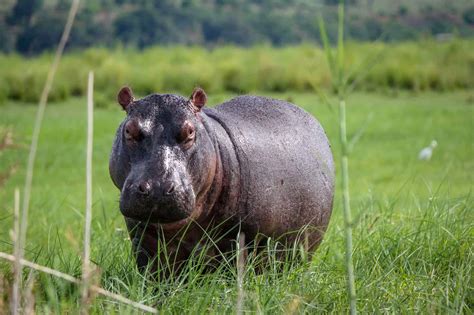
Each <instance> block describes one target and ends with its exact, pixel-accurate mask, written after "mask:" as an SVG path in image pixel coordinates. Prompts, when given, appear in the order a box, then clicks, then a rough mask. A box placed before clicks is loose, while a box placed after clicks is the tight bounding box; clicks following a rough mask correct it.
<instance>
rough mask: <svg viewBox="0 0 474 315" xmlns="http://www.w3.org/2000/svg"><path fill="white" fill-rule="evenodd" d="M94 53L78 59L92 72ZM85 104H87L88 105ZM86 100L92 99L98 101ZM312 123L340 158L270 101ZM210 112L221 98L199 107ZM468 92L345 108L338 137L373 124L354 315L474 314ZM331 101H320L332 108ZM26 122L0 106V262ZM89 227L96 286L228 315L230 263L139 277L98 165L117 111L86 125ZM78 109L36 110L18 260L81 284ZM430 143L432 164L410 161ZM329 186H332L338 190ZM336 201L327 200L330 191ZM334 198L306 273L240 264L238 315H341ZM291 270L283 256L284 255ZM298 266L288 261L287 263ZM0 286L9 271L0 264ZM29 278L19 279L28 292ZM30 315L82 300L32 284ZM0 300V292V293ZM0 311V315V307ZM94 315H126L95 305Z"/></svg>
mask: <svg viewBox="0 0 474 315" xmlns="http://www.w3.org/2000/svg"><path fill="white" fill-rule="evenodd" d="M100 53H101V52H100V51H97V52H96V53H95V54H94V56H91V57H90V60H91V62H92V61H93V60H94V58H97V59H100V57H99V55H100ZM96 92H97V91H96ZM96 94H97V93H96ZM269 96H273V97H277V98H280V99H286V98H288V97H290V96H291V97H292V99H293V102H295V103H296V104H298V105H300V106H302V107H303V108H304V109H305V110H307V111H308V112H310V113H312V114H313V115H315V116H316V117H317V118H318V119H319V120H320V122H321V123H322V125H323V126H324V128H325V130H326V132H327V135H328V137H329V139H330V141H331V143H332V144H333V147H334V150H333V151H334V153H335V155H336V159H337V158H338V154H339V153H340V150H339V149H338V147H337V146H338V141H337V140H336V139H337V138H338V124H337V117H335V115H334V113H333V112H332V111H331V110H330V109H329V108H328V107H327V106H326V105H324V104H323V103H322V102H321V101H320V100H319V98H318V97H317V96H315V95H314V94H313V93H285V94H269ZM209 97H210V99H209V103H210V104H216V103H217V102H220V101H223V100H226V99H229V98H230V97H232V95H222V94H221V95H216V94H214V93H212V94H209ZM472 98H473V90H469V91H457V92H453V93H451V92H447V93H437V92H426V93H420V94H417V95H414V94H413V93H406V92H400V93H399V94H398V96H395V95H393V94H390V95H383V94H366V93H354V94H353V95H351V102H350V104H348V106H347V111H348V114H347V119H348V127H349V128H348V133H349V134H352V133H354V132H356V130H357V128H358V126H360V125H362V124H364V123H365V122H366V119H367V116H368V115H369V114H371V113H372V115H373V116H374V119H372V120H371V122H370V123H369V124H368V126H367V129H366V132H365V134H364V137H362V138H361V139H360V141H359V142H358V144H357V146H355V147H354V150H353V152H352V155H351V160H350V162H351V178H350V181H351V183H350V184H351V192H352V197H353V198H352V201H351V205H352V209H353V211H354V219H355V223H354V230H353V232H354V241H355V242H354V262H355V265H354V267H355V274H356V276H357V278H356V279H357V282H356V286H357V293H358V308H359V311H360V312H361V313H363V314H365V313H370V314H372V313H401V314H411V313H420V312H421V313H423V312H430V313H435V314H459V313H460V314H470V313H472V309H473V305H474V304H473V303H474V300H473V297H474V295H473V294H472V293H473V292H472V282H473V275H474V273H473V266H474V245H473V244H474V235H473V233H472V231H473V229H474V217H473V215H474V212H473V208H474V200H473V196H472V191H473V183H474V177H473V174H474V160H473V159H472V129H471V128H469V126H471V124H472V113H473V105H472ZM331 100H332V99H331ZM35 112H36V108H35V107H34V106H20V105H19V104H18V103H17V102H9V103H8V104H6V106H4V107H2V114H1V115H0V136H1V135H2V134H3V133H2V130H5V129H3V128H2V127H8V128H10V129H11V130H12V134H13V141H14V143H15V144H18V145H19V147H17V148H12V149H8V150H5V151H2V154H1V155H0V172H2V173H3V172H4V171H5V168H6V167H7V166H9V165H12V164H14V163H15V162H16V161H20V167H19V169H18V172H17V173H16V174H14V175H13V176H12V177H10V178H9V179H8V180H7V181H6V182H5V185H4V186H3V187H2V188H0V213H1V216H0V239H1V240H2V242H0V250H1V251H6V252H11V251H12V245H11V242H10V236H9V230H10V229H11V227H12V221H13V219H12V213H13V210H12V208H13V189H14V187H16V186H21V185H22V183H23V180H24V166H23V164H21V162H22V161H25V160H26V157H27V154H28V152H27V150H26V149H25V148H24V144H26V143H27V142H28V139H29V138H30V137H31V133H32V129H33V121H34V117H35ZM94 117H95V126H94V155H93V158H94V164H93V166H94V167H93V171H94V173H93V179H94V186H93V189H94V190H93V221H92V244H91V245H92V247H91V249H92V252H91V258H92V262H93V264H94V265H96V266H97V267H98V269H99V270H100V274H101V285H102V286H104V287H105V288H106V289H108V290H111V291H113V292H117V293H120V294H122V295H124V296H126V297H128V298H131V299H133V300H136V301H141V302H143V303H146V304H148V305H153V306H154V307H157V308H158V309H159V310H160V311H162V312H163V313H164V314H175V313H179V314H183V313H184V314H187V313H189V314H196V313H211V314H217V313H218V314H221V313H234V312H235V305H236V303H235V301H236V294H237V293H236V292H237V290H236V288H237V283H236V276H235V266H234V265H233V263H232V262H231V263H223V264H221V265H220V266H219V267H218V268H217V271H216V272H215V273H209V274H203V273H202V272H201V270H202V268H203V266H202V264H201V262H202V257H199V256H198V257H196V259H194V260H193V261H192V262H190V263H189V264H188V265H187V267H186V271H185V275H184V276H185V277H187V278H185V277H178V276H176V277H173V278H171V279H168V280H165V279H160V280H159V281H158V282H151V281H149V280H147V279H145V278H144V277H143V276H142V275H140V274H139V273H138V271H137V270H136V268H135V264H134V260H133V257H132V256H131V249H130V241H129V240H128V239H127V233H126V231H125V224H124V221H123V217H122V215H121V214H120V211H119V210H118V201H117V200H118V199H117V198H118V195H119V191H118V190H117V189H116V187H115V186H114V185H113V184H112V182H111V180H110V178H109V175H108V168H107V165H108V155H109V151H110V148H111V143H112V141H113V137H114V133H115V130H116V127H117V126H118V124H119V122H120V121H121V120H122V119H123V118H124V112H123V111H122V110H120V109H119V106H118V105H115V106H114V107H113V108H112V110H111V109H96V111H95V113H94ZM85 126H86V100H85V98H78V99H71V100H69V101H67V102H62V103H59V104H55V106H51V107H48V108H47V110H46V113H45V120H44V125H43V129H42V132H41V137H40V142H39V148H38V149H39V150H38V155H37V163H36V168H35V176H36V177H35V179H34V181H33V190H32V192H33V196H32V200H31V211H30V220H29V230H28V237H27V247H26V257H27V258H28V259H30V260H34V261H36V262H38V263H40V264H44V265H47V266H48V267H52V268H56V269H58V270H61V271H63V272H67V273H70V274H72V275H75V276H79V275H80V271H81V260H80V253H81V246H82V245H81V238H82V230H83V229H82V228H83V226H82V225H83V222H84V220H83V215H82V213H83V208H84V198H85V185H84V183H85V151H84V147H85V143H86V132H85ZM432 139H436V140H437V141H438V143H439V146H438V147H437V148H436V150H435V151H434V154H433V158H432V160H431V161H429V162H426V161H419V160H418V159H417V155H418V151H419V150H420V149H421V148H423V147H424V146H426V145H428V144H429V142H430V141H431V140H432ZM338 180H340V178H339V179H338ZM338 189H339V188H338ZM340 193H341V191H340V190H337V192H336V200H335V202H334V205H335V209H334V210H333V217H332V219H331V223H330V226H329V229H328V231H327V233H326V235H325V239H324V241H323V243H322V244H321V246H320V248H319V249H318V250H317V251H316V252H315V255H314V256H313V258H312V259H311V260H309V261H308V260H305V259H304V257H301V259H300V260H296V261H295V260H290V259H289V260H287V261H284V262H283V263H282V262H278V261H276V260H275V259H274V255H273V253H274V252H273V251H272V250H270V253H269V255H267V257H261V258H267V261H268V262H269V268H268V269H266V270H265V271H264V272H263V273H258V272H256V268H255V267H256V260H255V259H253V258H252V257H251V256H250V258H249V259H248V262H247V265H246V271H245V279H244V292H245V304H244V307H243V308H244V310H245V311H246V312H249V313H265V314H295V313H309V314H314V313H347V301H346V298H345V296H346V284H345V279H344V258H343V248H344V244H343V230H342V228H343V219H342V211H341V208H340V198H341V194H340ZM289 255H290V256H289V257H292V255H293V252H290V253H289ZM296 256H297V257H298V256H300V254H299V251H297V252H296ZM0 275H3V276H4V280H5V282H6V284H7V285H8V284H9V282H8V280H9V278H10V275H11V265H10V264H8V263H6V262H4V261H0ZM27 275H28V270H25V273H24V277H25V279H26V277H27ZM35 275H36V276H35V286H34V291H33V292H34V295H35V300H36V313H40V314H42V313H51V312H54V313H58V314H59V313H76V312H77V310H78V308H79V303H80V302H79V296H80V289H79V288H78V287H76V286H73V285H70V284H69V283H66V282H64V281H61V280H58V279H55V278H53V277H50V276H46V275H42V274H39V273H36V274H35ZM3 292H4V295H2V297H1V298H3V297H5V296H7V295H8V294H9V293H8V292H9V291H8V290H7V288H6V289H5V290H4V291H3ZM7 303H8V302H7V301H4V304H3V305H4V306H6V305H8V304H7ZM91 304H92V305H91V307H92V309H91V313H92V314H104V313H105V314H108V313H116V314H117V313H119V314H123V313H125V314H127V313H133V314H134V313H137V312H136V311H134V310H133V309H131V308H129V307H126V306H124V305H121V304H118V303H115V302H113V301H111V300H110V299H106V298H102V297H100V296H99V297H97V298H96V299H94V300H93V301H92V303H91Z"/></svg>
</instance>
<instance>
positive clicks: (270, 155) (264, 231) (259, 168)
mask: <svg viewBox="0 0 474 315" xmlns="http://www.w3.org/2000/svg"><path fill="white" fill-rule="evenodd" d="M117 100H118V103H119V104H120V105H121V106H122V108H123V109H124V110H125V112H126V118H125V120H124V121H123V122H122V123H121V124H120V126H119V127H118V130H117V133H116V136H115V141H114V143H113V147H112V152H111V156H110V163H109V170H110V176H111V178H112V181H113V183H114V184H115V186H116V187H117V188H118V189H120V192H121V193H120V211H121V213H122V214H123V216H124V217H125V222H126V225H127V229H128V231H129V234H130V239H131V241H132V246H133V249H134V252H135V257H136V261H137V265H138V267H139V268H144V267H147V266H148V267H149V265H150V264H151V262H155V264H151V265H154V266H155V267H154V268H153V270H155V271H156V270H157V269H156V268H157V267H156V265H157V263H156V262H157V261H158V262H159V261H160V260H163V259H167V257H163V255H169V256H173V259H172V260H173V261H174V262H183V261H186V260H187V259H189V258H190V256H191V255H192V253H193V252H195V250H196V248H198V247H199V246H202V244H201V243H202V242H203V235H205V234H206V233H207V231H209V230H210V229H214V230H213V231H214V233H213V235H214V236H215V237H217V238H218V239H219V241H216V242H213V243H212V244H213V246H214V247H216V248H215V251H214V253H225V252H228V251H230V250H232V248H234V245H235V243H236V237H237V235H238V234H239V233H243V234H244V235H245V237H246V243H247V244H250V243H252V242H253V244H254V245H255V243H256V242H258V243H259V244H261V243H262V242H265V241H268V239H269V238H271V239H274V240H278V242H279V243H280V244H284V246H287V245H288V244H294V243H295V242H298V240H301V239H302V238H301V237H298V235H300V236H301V233H298V232H299V231H301V230H302V229H305V237H304V239H305V242H306V243H305V247H304V248H305V249H307V250H308V251H309V252H313V251H314V249H315V248H316V247H317V246H318V244H319V243H320V242H321V240H322V237H323V234H324V232H325V230H326V228H327V225H328V222H329V219H330V216H331V211H332V205H333V196H334V162H333V156H332V153H331V148H330V144H329V141H328V138H327V137H326V134H325V132H324V130H323V128H322V127H321V125H320V124H319V122H318V121H317V120H316V119H315V118H314V117H313V116H312V115H310V114H308V113H307V112H305V111H304V110H303V109H301V108H299V107H297V106H296V105H293V104H290V103H288V102H285V101H282V100H276V99H272V98H267V97H260V96H237V97H235V98H233V99H231V100H229V101H226V102H224V103H222V104H220V105H218V106H216V107H215V108H207V107H205V104H206V102H207V95H206V93H205V92H204V90H203V89H201V88H195V89H194V91H193V93H192V95H191V97H189V98H186V97H182V96H179V95H174V94H152V95H148V96H146V97H144V98H142V99H137V100H136V99H135V98H134V96H133V93H132V90H131V89H130V88H129V87H123V88H122V89H121V90H120V91H119V93H118V96H117ZM160 242H161V243H160ZM159 244H165V245H166V251H163V250H161V251H160V252H159V250H158V247H159ZM264 244H266V243H264ZM256 245H258V244H256ZM253 248H257V249H256V250H258V248H259V247H258V246H254V247H253ZM164 253H165V254H164ZM168 260H170V259H169V257H168Z"/></svg>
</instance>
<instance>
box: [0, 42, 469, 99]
mask: <svg viewBox="0 0 474 315" xmlns="http://www.w3.org/2000/svg"><path fill="white" fill-rule="evenodd" d="M346 50H347V51H346V61H347V65H346V67H347V69H348V72H349V73H352V75H351V76H350V77H349V80H350V81H354V80H355V78H356V74H357V75H358V77H357V80H355V82H352V83H353V84H354V88H355V89H358V90H364V91H381V92H396V91H398V90H409V91H414V92H420V91H425V90H436V91H445V90H455V89H471V88H473V87H474V75H473V73H474V40H460V39H459V40H452V41H449V42H442V43H440V42H438V41H434V40H426V41H421V42H406V43H392V44H387V43H385V44H384V43H355V42H353V43H350V44H348V45H347V49H346ZM51 59H52V56H51V55H50V54H43V55H41V56H40V57H37V58H33V59H30V58H24V57H21V56H19V55H0V67H1V69H2V71H1V72H0V82H1V84H0V104H1V103H2V101H5V100H6V99H11V100H18V101H26V102H35V101H37V100H38V99H39V96H40V94H41V90H42V87H43V82H44V80H45V78H46V73H47V69H48V66H49V62H50V60H51ZM90 69H94V71H95V76H96V84H95V87H96V105H97V106H106V105H107V103H110V102H114V100H115V95H116V93H117V91H118V90H119V88H120V87H121V86H122V85H124V84H128V85H130V86H131V87H132V88H133V90H134V91H135V92H136V93H137V94H139V95H146V94H150V93H154V92H178V93H182V94H184V95H187V94H189V93H191V91H192V88H193V87H194V86H196V85H199V86H201V87H203V88H204V89H205V90H206V91H207V92H209V93H222V92H232V93H249V92H255V91H264V92H282V91H293V92H310V91H315V90H317V89H320V90H324V89H326V90H327V89H330V88H331V75H330V71H329V68H328V65H327V62H326V59H325V55H324V51H323V50H322V49H321V48H319V47H317V46H314V45H301V46H292V47H282V48H272V47H270V46H255V47H252V48H247V49H245V48H238V47H235V46H227V47H219V48H215V49H212V50H207V49H205V48H202V47H183V46H175V47H153V48H148V49H145V50H144V51H140V52H139V51H136V50H134V49H118V50H108V49H98V48H91V49H88V50H85V51H83V52H75V53H71V54H68V55H66V56H65V57H64V58H63V60H62V62H61V65H60V67H59V70H58V71H59V72H58V77H57V80H55V83H54V87H53V90H52V91H51V95H50V100H51V101H57V100H65V99H67V98H69V97H71V96H81V95H84V94H85V91H86V78H87V72H88V71H89V70H90Z"/></svg>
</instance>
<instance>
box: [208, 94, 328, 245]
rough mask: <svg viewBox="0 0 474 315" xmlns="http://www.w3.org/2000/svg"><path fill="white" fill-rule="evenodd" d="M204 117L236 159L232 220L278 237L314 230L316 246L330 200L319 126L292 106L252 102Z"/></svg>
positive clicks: (237, 101) (240, 101) (236, 102)
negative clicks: (235, 203) (212, 121)
mask: <svg viewBox="0 0 474 315" xmlns="http://www.w3.org/2000/svg"><path fill="white" fill-rule="evenodd" d="M206 114H207V116H210V117H211V118H213V119H215V120H217V121H218V122H219V123H220V124H221V125H222V126H223V127H224V129H225V130H226V132H227V134H228V135H229V137H230V139H231V141H232V143H233V145H234V149H235V151H236V154H237V159H238V161H239V165H240V183H241V184H240V197H239V204H238V209H236V214H237V215H238V217H239V220H240V221H241V222H242V225H243V227H245V229H246V230H247V231H250V234H256V233H259V232H260V233H262V234H265V235H268V236H279V235H284V234H285V233H287V232H288V231H296V230H299V229H301V228H302V227H304V226H309V227H313V228H316V230H315V232H314V233H311V235H310V241H311V245H312V246H311V247H313V246H314V245H317V243H319V241H320V239H321V236H322V233H323V232H324V231H325V229H326V227H327V224H328V221H329V218H330V215H331V209H332V202H333V195H334V162H333V158H332V153H331V149H330V145H329V141H328V139H327V137H326V134H325V132H324V130H323V128H322V127H321V125H320V124H319V122H318V121H317V120H316V119H315V118H314V117H313V116H311V115H310V114H308V113H307V112H305V111H304V110H302V109H301V108H299V107H297V106H295V105H293V104H290V103H288V102H284V101H280V100H275V99H270V98H265V97H256V96H239V97H236V98H234V99H232V100H230V101H228V102H225V103H223V104H221V105H219V106H217V107H216V108H215V109H208V110H206ZM247 233H249V232H247ZM250 236H252V235H250Z"/></svg>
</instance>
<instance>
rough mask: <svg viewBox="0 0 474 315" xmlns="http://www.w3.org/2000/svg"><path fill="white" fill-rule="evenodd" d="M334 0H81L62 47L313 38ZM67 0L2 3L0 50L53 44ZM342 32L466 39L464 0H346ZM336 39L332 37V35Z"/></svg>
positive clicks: (357, 36)
mask: <svg viewBox="0 0 474 315" xmlns="http://www.w3.org/2000/svg"><path fill="white" fill-rule="evenodd" d="M337 3H338V0H258V1H254V0H159V1H149V0H97V1H84V2H83V4H82V6H81V10H80V12H79V14H78V17H77V21H76V23H75V27H74V30H73V32H72V34H71V39H70V40H69V43H68V45H69V48H84V47H90V46H102V47H116V46H117V45H122V46H126V47H129V46H131V47H138V48H144V47H148V46H151V45H156V44H190V45H204V46H207V47H209V46H215V45H222V44H236V45H241V46H242V45H243V46H249V45H255V44H257V43H258V44H261V43H268V44H272V45H277V46H281V45H288V44H297V43H301V42H312V43H314V42H320V33H319V29H318V27H317V23H316V16H317V14H318V13H321V14H323V15H324V16H325V17H326V21H327V29H328V31H329V33H330V34H332V35H335V32H336V29H337V18H336V17H337V6H336V4H337ZM69 4H70V0H2V2H1V3H0V51H5V52H11V51H19V52H21V53H23V54H36V53H38V52H41V51H44V50H51V49H53V48H54V47H55V45H56V43H57V42H58V40H59V37H60V35H61V30H62V26H63V25H64V22H65V19H66V16H67V14H66V11H67V10H68V8H69ZM346 11H347V13H346V16H347V19H346V21H347V22H346V32H345V33H346V35H347V37H348V38H350V39H353V40H358V41H360V40H362V41H366V40H370V41H373V40H376V39H379V38H381V39H382V40H386V41H400V40H417V39H421V38H426V37H438V38H440V39H443V38H446V37H449V36H452V35H455V36H461V37H466V36H467V37H472V36H473V33H474V4H473V3H472V1H469V0H456V1H444V0H417V1H411V0H397V1H393V0H377V1H374V0H350V1H346ZM332 38H335V37H332Z"/></svg>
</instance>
